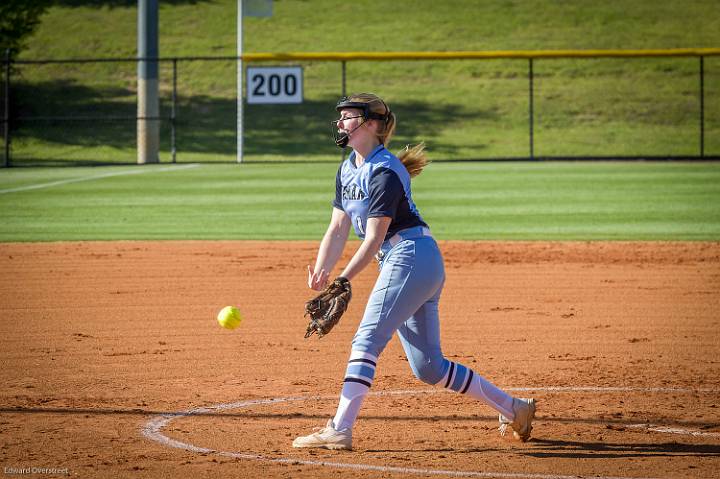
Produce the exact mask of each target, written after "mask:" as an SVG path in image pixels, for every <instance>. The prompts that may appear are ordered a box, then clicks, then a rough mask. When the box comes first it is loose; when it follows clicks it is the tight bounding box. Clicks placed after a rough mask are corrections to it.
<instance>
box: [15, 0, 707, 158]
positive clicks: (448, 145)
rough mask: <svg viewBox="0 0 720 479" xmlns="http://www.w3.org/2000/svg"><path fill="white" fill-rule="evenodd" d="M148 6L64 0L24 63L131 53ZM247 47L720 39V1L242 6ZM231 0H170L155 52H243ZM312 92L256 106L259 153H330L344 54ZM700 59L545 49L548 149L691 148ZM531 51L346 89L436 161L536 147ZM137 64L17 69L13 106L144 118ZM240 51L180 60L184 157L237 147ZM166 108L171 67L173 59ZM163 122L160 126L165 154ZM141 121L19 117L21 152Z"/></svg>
mask: <svg viewBox="0 0 720 479" xmlns="http://www.w3.org/2000/svg"><path fill="white" fill-rule="evenodd" d="M136 20H137V9H136V2H134V1H126V0H112V1H106V2H102V1H96V0H59V1H58V2H56V6H55V7H53V8H51V9H50V10H49V11H48V13H47V14H46V15H45V16H44V17H43V21H42V25H41V26H40V28H39V29H38V31H37V32H36V34H35V35H34V36H33V38H31V39H30V42H29V46H28V48H27V50H25V51H24V52H23V53H22V55H21V59H40V58H54V59H58V58H88V57H103V58H107V57H125V58H127V57H133V56H135V55H136V42H137V33H136ZM244 33H245V51H246V52H283V51H299V52H303V51H426V50H517V49H595V48H600V49H605V48H633V49H638V48H679V47H718V46H720V15H718V14H717V4H716V2H715V1H713V0H705V1H686V2H673V1H667V0H666V1H661V2H657V1H651V0H634V1H632V2H590V1H578V2H557V1H552V0H538V1H534V2H525V1H509V0H505V1H482V2H478V1H451V2H435V1H430V0H422V1H394V2H381V1H369V0H366V1H356V2H352V3H349V4H345V3H338V2H334V1H329V0H310V1H287V0H278V1H276V2H274V11H273V16H272V17H270V18H246V20H245V23H244ZM235 37H236V2H235V0H215V1H203V0H168V1H163V2H161V8H160V55H161V56H163V57H169V56H206V55H208V56H226V55H231V56H232V55H235V48H236V47H235ZM302 66H303V68H304V76H305V102H304V103H303V104H302V105H292V106H289V105H286V106H249V107H248V108H247V112H246V124H247V128H246V149H247V151H246V154H247V158H248V160H250V161H253V160H270V161H278V160H280V161H281V160H288V159H289V160H307V159H313V160H329V161H332V160H336V159H337V158H338V152H337V151H336V149H335V148H334V147H333V146H332V144H331V142H330V141H329V137H330V126H329V121H330V120H331V119H333V117H334V111H333V108H332V106H333V104H334V102H335V100H336V98H337V97H338V96H339V94H340V81H341V77H340V66H339V65H338V64H337V63H325V62H305V63H303V64H302ZM698 67H699V65H698V59H696V58H677V59H640V60H617V59H597V60H544V61H536V62H535V74H536V79H535V88H536V92H535V95H536V97H535V101H536V103H535V122H536V123H535V128H536V130H535V139H536V146H535V154H536V155H540V156H542V155H631V154H646V155H665V154H670V155H690V154H696V153H697V152H698V142H699V118H698V111H699V99H698V84H699V80H698V74H697V72H698ZM527 70H528V64H527V61H523V60H516V61H506V60H492V61H467V60H462V61H443V62H439V61H423V62H409V61H397V62H376V63H372V62H357V63H350V64H348V80H347V85H348V90H349V91H357V90H370V91H375V92H377V93H379V94H381V95H382V96H384V97H385V98H386V99H387V100H388V102H389V103H390V104H391V107H392V108H393V109H394V110H395V111H396V113H397V114H398V116H399V131H398V136H397V137H396V138H397V140H396V143H395V145H394V146H395V148H399V147H400V146H401V145H402V144H405V143H410V142H417V141H420V140H425V141H426V142H427V144H428V150H429V152H430V156H431V158H432V159H435V160H438V159H463V158H494V157H524V156H527V154H528V131H527V123H528V118H527V116H528V112H527V102H528V80H527ZM135 73H136V65H135V64H134V63H133V62H125V63H97V64H70V65H68V64H51V65H44V66H38V65H19V66H18V69H17V72H16V74H15V76H14V77H13V85H14V87H13V90H12V94H13V106H14V108H15V111H16V113H17V114H19V115H23V116H41V115H42V116H51V115H62V116H68V115H70V116H78V115H80V116H82V115H104V116H128V117H132V116H134V115H135V108H136V107H135V101H136V98H135V83H136V80H135ZM705 73H706V77H705V89H706V90H705V95H706V96H705V109H706V140H705V141H706V144H705V149H706V154H720V58H718V57H711V58H707V59H706V60H705ZM235 77H236V74H235V65H234V62H231V61H222V62H211V61H194V62H190V61H181V62H179V64H178V102H179V103H178V105H179V109H178V112H177V114H178V125H177V126H178V129H177V135H178V160H179V161H233V158H234V154H235V89H236V84H235ZM161 82H162V85H161V92H162V96H163V98H162V109H163V114H164V115H169V108H170V95H171V89H172V71H171V68H170V64H163V65H162V68H161ZM169 136H170V135H169V129H168V128H167V126H166V127H164V128H163V140H162V141H163V154H162V159H163V161H167V160H168V151H169ZM134 148H135V125H134V122H132V121H122V122H93V123H87V122H75V123H70V124H68V123H60V124H54V123H48V122H42V123H23V124H21V127H20V128H19V129H17V130H16V131H15V132H14V140H13V155H14V158H15V159H16V161H17V162H18V163H20V164H22V163H23V162H30V161H32V160H33V159H37V158H42V159H43V160H44V161H47V160H56V161H64V160H67V159H71V160H87V161H97V160H100V161H113V162H132V161H134V159H135V152H134Z"/></svg>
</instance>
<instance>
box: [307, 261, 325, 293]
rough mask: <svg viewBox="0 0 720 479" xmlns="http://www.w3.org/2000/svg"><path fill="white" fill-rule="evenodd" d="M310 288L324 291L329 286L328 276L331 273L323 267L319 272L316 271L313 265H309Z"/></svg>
mask: <svg viewBox="0 0 720 479" xmlns="http://www.w3.org/2000/svg"><path fill="white" fill-rule="evenodd" d="M307 268H308V288H310V289H314V290H315V291H322V290H323V289H325V286H327V281H328V277H329V276H330V273H328V272H327V271H325V270H324V269H321V270H320V271H319V272H318V273H315V271H314V270H313V268H312V266H310V265H308V267H307Z"/></svg>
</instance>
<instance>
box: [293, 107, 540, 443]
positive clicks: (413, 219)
mask: <svg viewBox="0 0 720 479" xmlns="http://www.w3.org/2000/svg"><path fill="white" fill-rule="evenodd" d="M336 109H337V110H338V111H339V112H340V119H339V120H337V121H336V122H334V123H336V128H334V133H335V142H336V144H337V145H338V146H340V147H345V146H350V147H351V148H352V150H353V151H352V152H351V153H350V156H349V157H348V158H347V159H346V160H345V161H343V162H342V163H341V165H340V168H339V169H338V172H337V177H336V183H335V200H334V201H333V210H332V217H331V219H330V225H329V226H328V229H327V231H326V233H325V235H324V237H323V239H322V241H321V243H320V247H319V249H318V255H317V259H316V262H315V266H314V267H310V266H308V286H309V287H310V288H312V289H314V290H322V289H323V287H324V286H325V285H326V284H327V281H328V275H329V272H330V271H332V269H333V267H334V266H335V264H336V263H337V261H338V260H339V259H340V256H341V254H342V251H343V249H344V247H345V243H346V241H347V238H348V233H349V231H350V227H352V228H353V229H354V230H355V233H356V234H357V235H358V237H360V238H361V239H362V243H361V244H360V247H359V248H358V250H357V251H356V252H355V254H354V255H353V257H352V259H351V260H350V262H349V263H348V265H347V266H346V267H345V269H344V270H343V271H342V273H341V275H340V276H343V277H345V278H347V279H348V280H352V279H353V278H354V277H355V276H356V275H357V274H358V273H360V271H362V270H363V269H364V268H365V267H366V266H367V265H368V264H369V263H371V262H372V261H373V258H376V259H377V260H378V262H379V269H380V274H379V276H378V279H377V282H376V283H375V286H374V288H373V290H372V292H371V293H370V297H369V299H368V303H367V306H366V309H365V313H364V315H363V318H362V321H361V322H360V325H359V327H358V330H357V333H356V334H355V337H354V339H353V342H352V349H351V352H350V358H349V360H348V363H347V369H346V372H345V380H344V382H343V387H342V392H341V394H340V401H339V404H338V408H337V412H336V414H335V417H334V418H333V419H330V420H329V421H328V423H327V425H326V426H325V427H324V428H322V429H320V430H319V431H318V432H315V433H313V434H310V435H308V436H301V437H298V438H296V439H295V441H293V447H319V448H327V449H351V448H352V428H353V424H354V423H355V420H356V418H357V416H358V413H359V412H360V407H361V405H362V402H363V400H364V398H365V396H366V395H367V393H368V391H369V389H370V387H371V385H372V382H373V378H374V377H375V368H376V365H377V362H378V358H379V357H380V354H381V353H382V351H383V349H384V348H385V346H386V345H387V343H388V341H389V340H390V338H391V337H392V336H393V334H395V332H397V333H398V336H399V337H400V341H401V343H402V346H403V348H404V350H405V354H406V355H407V358H408V360H409V363H410V367H411V368H412V371H413V373H414V374H415V375H416V376H417V377H418V378H419V379H420V380H422V381H424V382H426V383H428V384H433V385H439V386H442V387H445V388H448V389H452V390H453V391H456V392H458V393H460V394H467V395H469V396H471V397H473V398H476V399H479V400H481V401H483V402H484V403H486V404H487V405H489V406H490V407H492V408H493V409H495V410H496V411H498V412H499V413H500V432H501V434H502V435H505V432H506V430H507V428H508V427H510V428H512V430H513V435H514V436H515V437H516V438H517V439H520V440H522V441H526V440H527V439H528V438H529V437H530V431H531V430H532V420H533V418H534V415H535V401H534V400H533V399H521V398H513V397H512V396H510V395H508V394H507V393H505V392H504V391H502V390H500V389H499V388H497V387H496V386H494V385H493V384H492V383H490V382H489V381H488V380H486V379H485V378H483V377H482V376H480V375H479V374H477V373H475V372H474V371H472V370H471V369H469V368H467V367H466V366H464V365H462V364H460V363H456V362H453V361H449V360H448V359H446V358H445V357H444V356H443V354H442V352H441V348H440V322H439V318H438V302H439V299H440V293H441V291H442V288H443V283H444V281H445V269H444V265H443V259H442V256H441V254H440V250H439V249H438V245H437V243H436V242H435V240H434V239H433V237H432V236H431V234H430V229H429V227H428V225H427V223H426V222H425V221H424V220H423V219H422V217H421V216H420V213H419V212H418V210H417V208H416V206H415V203H414V202H413V199H412V194H411V190H410V178H411V176H415V175H417V174H419V173H420V172H421V171H422V169H423V167H424V166H425V165H426V164H427V159H426V157H425V154H424V152H423V145H422V144H421V145H418V146H416V147H414V148H406V149H405V150H404V151H403V152H402V153H400V155H399V158H398V157H396V156H395V155H393V154H392V153H390V152H389V151H388V150H387V149H386V145H387V144H388V143H389V142H390V138H391V137H392V135H393V133H394V131H395V124H396V118H395V114H394V113H393V112H391V111H390V109H389V108H388V106H387V105H386V104H385V102H384V101H383V100H382V99H381V98H379V97H377V96H376V95H373V94H370V93H361V94H354V95H351V96H350V97H345V98H342V99H341V100H340V101H339V102H338V104H337V106H336Z"/></svg>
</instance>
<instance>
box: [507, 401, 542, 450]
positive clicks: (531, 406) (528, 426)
mask: <svg viewBox="0 0 720 479" xmlns="http://www.w3.org/2000/svg"><path fill="white" fill-rule="evenodd" d="M512 408H513V412H514V413H515V420H513V421H511V420H509V419H508V418H506V417H505V416H503V415H502V414H500V435H501V436H504V435H505V434H507V429H508V426H509V427H511V428H512V430H513V436H514V437H515V439H519V440H521V441H522V442H525V441H527V440H528V439H530V432H531V431H532V421H533V419H534V418H535V400H534V399H523V398H513V404H512Z"/></svg>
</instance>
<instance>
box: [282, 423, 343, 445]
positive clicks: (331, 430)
mask: <svg viewBox="0 0 720 479" xmlns="http://www.w3.org/2000/svg"><path fill="white" fill-rule="evenodd" d="M292 445H293V447H317V448H322V449H347V450H350V449H352V431H351V430H350V429H345V430H342V431H337V430H336V429H335V427H333V422H332V419H330V420H329V421H328V423H327V425H326V426H325V427H324V428H322V429H320V430H319V431H317V432H314V433H312V434H310V435H309V436H300V437H298V438H295V440H294V441H293V444H292Z"/></svg>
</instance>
